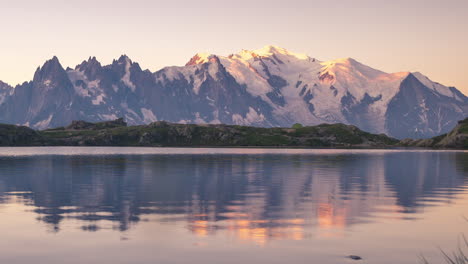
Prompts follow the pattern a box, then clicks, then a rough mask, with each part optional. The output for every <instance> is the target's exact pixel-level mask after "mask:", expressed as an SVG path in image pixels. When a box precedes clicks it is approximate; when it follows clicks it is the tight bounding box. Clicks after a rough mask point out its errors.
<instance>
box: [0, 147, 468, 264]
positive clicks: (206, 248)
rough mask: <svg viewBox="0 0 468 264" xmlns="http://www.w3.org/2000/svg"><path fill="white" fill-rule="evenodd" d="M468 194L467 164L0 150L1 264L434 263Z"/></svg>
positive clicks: (444, 159) (426, 157)
mask: <svg viewBox="0 0 468 264" xmlns="http://www.w3.org/2000/svg"><path fill="white" fill-rule="evenodd" d="M467 183H468V153H467V152H452V151H416V150H415V151H402V150H301V149H295V150H287V149H195V148H192V149H181V148H63V147H60V148H0V234H1V239H0V263H21V264H22V263H48V264H55V263H57V264H58V263H100V264H106V263H187V262H190V263H195V264H198V263H200V264H202V263H256V264H257V263H258V264H262V263H269V264H270V263H285V262H287V263H325V264H326V263H392V264H393V263H418V257H419V255H420V254H424V255H425V256H426V257H428V258H430V259H433V260H434V261H438V260H440V258H439V253H438V249H437V247H438V246H441V247H442V248H446V249H447V250H450V249H454V248H455V247H456V245H457V237H459V235H460V233H462V232H465V231H467V227H468V223H467V221H466V220H465V219H464V218H463V216H464V215H465V216H468V210H467V209H468V184H467ZM351 254H352V255H359V256H362V257H363V258H364V260H363V261H353V260H350V259H347V258H346V256H347V255H351Z"/></svg>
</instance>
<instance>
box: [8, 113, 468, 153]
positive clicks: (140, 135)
mask: <svg viewBox="0 0 468 264" xmlns="http://www.w3.org/2000/svg"><path fill="white" fill-rule="evenodd" d="M0 146H153V147H156V146H161V147H255V146H257V147H304V148H393V147H431V148H459V149H463V148H468V118H467V119H465V120H463V121H460V122H459V124H458V125H457V126H456V127H455V128H454V129H453V130H452V131H451V132H450V133H448V134H444V135H441V136H438V137H435V138H432V139H425V140H412V139H406V140H402V141H399V140H397V139H394V138H391V137H388V136H386V135H384V134H378V135H377V134H371V133H368V132H364V131H362V130H360V129H359V128H357V127H355V126H351V125H343V124H322V125H317V126H308V127H307V126H306V127H303V126H302V125H300V124H295V125H294V126H293V127H292V128H260V127H249V126H238V125H208V124H205V125H196V124H173V123H168V122H161V121H159V122H153V123H151V124H149V125H139V126H127V123H126V122H125V121H124V120H123V119H122V118H120V119H117V120H114V121H107V122H99V123H90V122H85V121H73V122H72V124H70V125H69V126H66V127H59V128H54V129H46V130H42V131H36V130H33V129H31V128H28V127H24V126H15V125H3V124H2V125H0Z"/></svg>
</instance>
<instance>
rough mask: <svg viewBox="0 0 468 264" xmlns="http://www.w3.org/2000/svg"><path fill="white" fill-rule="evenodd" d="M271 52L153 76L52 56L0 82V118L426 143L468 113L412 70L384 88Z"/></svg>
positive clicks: (352, 69) (123, 64) (125, 61)
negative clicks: (352, 130) (271, 130)
mask: <svg viewBox="0 0 468 264" xmlns="http://www.w3.org/2000/svg"><path fill="white" fill-rule="evenodd" d="M272 52H276V53H273V54H272V55H268V56H267V55H258V54H255V53H252V54H251V55H252V59H251V60H245V61H236V60H234V59H233V58H238V57H236V56H240V55H232V56H229V57H221V56H216V55H211V56H208V57H206V58H205V57H203V56H202V55H197V56H195V57H194V58H193V59H192V60H191V61H190V62H189V63H188V64H187V65H186V66H184V67H168V68H164V69H162V70H160V71H158V72H155V73H152V72H150V71H148V70H142V69H141V67H140V66H139V64H138V63H135V62H132V61H131V60H130V58H128V57H127V56H125V55H123V56H121V57H120V58H119V59H118V60H114V61H113V62H112V64H110V65H106V66H103V65H101V64H100V63H99V61H98V60H97V59H96V58H95V57H90V58H89V59H88V60H86V61H83V62H82V63H81V64H79V65H78V66H76V67H75V69H70V68H67V69H66V70H65V69H64V68H63V67H62V65H61V64H60V62H59V61H58V59H57V58H56V57H54V58H53V59H51V60H49V61H47V62H46V63H45V64H44V65H43V66H42V67H40V68H38V69H37V71H36V73H35V75H34V78H33V80H32V81H31V82H25V83H23V84H21V85H18V86H16V87H15V88H14V89H13V88H12V87H10V86H8V85H6V84H3V83H1V82H0V122H1V123H8V124H17V125H26V126H29V127H32V128H34V129H46V128H52V127H61V126H66V125H68V124H70V123H71V122H72V120H85V121H87V122H102V121H108V120H114V119H117V118H118V117H123V118H124V120H125V121H126V122H128V124H129V125H142V124H149V123H152V122H155V121H168V122H172V123H197V124H204V123H211V124H220V123H222V124H235V125H246V126H259V127H290V126H291V125H293V124H295V123H301V124H303V125H306V126H307V125H318V124H322V123H344V124H351V125H355V126H358V127H359V128H361V129H363V130H365V131H369V132H371V133H386V134H388V135H390V136H392V137H396V138H408V137H411V138H427V137H432V136H435V135H439V134H442V133H446V132H448V131H450V129H452V128H453V127H454V126H455V124H456V122H457V121H458V120H460V119H463V118H465V117H466V115H467V114H468V99H467V97H465V96H464V95H463V94H462V93H461V92H460V91H458V90H457V89H455V88H446V89H450V91H451V92H449V93H451V94H452V97H450V95H448V96H447V95H443V94H442V93H439V92H437V91H436V90H434V89H431V88H429V87H427V86H425V85H428V84H427V83H426V82H425V83H426V84H423V83H422V82H421V81H419V80H418V78H416V77H415V76H413V75H412V74H409V75H408V76H403V75H402V76H401V77H394V76H393V77H392V78H394V79H392V80H393V82H394V83H392V84H391V85H389V84H388V83H385V82H386V80H387V79H388V78H389V77H388V76H387V75H385V74H386V73H383V72H380V71H377V70H373V69H371V68H368V67H367V66H365V65H362V64H360V63H358V62H356V61H354V60H352V59H347V60H344V61H342V62H339V63H337V64H336V63H335V64H336V65H339V67H338V66H336V67H335V66H326V67H325V66H324V67H325V68H323V67H322V66H323V65H326V63H325V64H321V62H318V61H316V60H315V59H311V58H301V59H298V58H297V57H294V56H292V55H290V54H288V53H285V52H286V51H281V50H278V49H274V50H273V51H272ZM281 52H283V53H281ZM285 54H286V55H285ZM335 64H333V65H335ZM304 65H305V66H304ZM330 67H331V68H330ZM333 67H335V68H333ZM343 69H345V70H344V71H343V72H340V70H343ZM340 74H341V75H340ZM343 74H344V75H345V77H346V78H345V81H343V80H342V79H340V78H341V76H343ZM366 74H367V75H366ZM348 75H349V76H351V77H352V78H354V77H353V76H358V77H356V78H358V79H356V80H354V79H352V78H351V77H349V76H348ZM381 75H382V76H384V77H385V78H380V77H379V76H381ZM362 76H364V77H365V78H364V77H362ZM348 77H349V78H351V79H350V80H351V81H349V80H348ZM361 77H362V78H363V79H359V78H361ZM366 78H367V79H366ZM369 78H370V79H369ZM372 78H374V79H372ZM375 78H377V79H375ZM379 78H380V79H379ZM386 78H387V79H386ZM395 78H401V80H400V79H397V80H398V81H399V82H401V83H399V82H395ZM375 80H378V83H377V84H376V83H375ZM382 80H384V81H382ZM389 80H390V79H389ZM340 82H341V83H340ZM388 82H390V81H388ZM392 85H393V86H392ZM387 86H388V87H390V88H391V89H395V90H394V91H395V93H394V94H393V93H392V95H391V96H392V97H389V95H385V93H384V95H382V94H380V92H378V93H373V92H372V91H375V89H374V87H375V88H376V89H380V88H379V87H387ZM390 88H389V89H390ZM373 89H374V90H373ZM364 90H365V91H366V92H364ZM382 91H385V89H384V90H382ZM385 96H387V97H385ZM387 102H388V104H387Z"/></svg>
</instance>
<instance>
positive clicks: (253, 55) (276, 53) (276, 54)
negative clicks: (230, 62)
mask: <svg viewBox="0 0 468 264" xmlns="http://www.w3.org/2000/svg"><path fill="white" fill-rule="evenodd" d="M229 57H230V58H237V59H241V60H245V61H248V60H255V59H259V58H270V57H273V58H275V59H276V61H277V62H279V63H284V62H283V61H282V60H281V58H283V59H285V58H287V59H293V60H309V59H310V57H309V56H307V55H305V54H300V53H294V52H291V51H289V50H287V49H285V48H281V47H278V46H274V45H267V46H265V47H263V48H261V49H256V50H241V51H240V52H239V53H237V54H233V55H231V56H229Z"/></svg>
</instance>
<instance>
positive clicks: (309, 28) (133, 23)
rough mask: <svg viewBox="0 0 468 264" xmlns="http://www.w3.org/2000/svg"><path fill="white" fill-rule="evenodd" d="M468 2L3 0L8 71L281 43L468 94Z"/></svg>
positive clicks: (155, 65)
mask: <svg viewBox="0 0 468 264" xmlns="http://www.w3.org/2000/svg"><path fill="white" fill-rule="evenodd" d="M467 12H468V1H467V0H444V1H440V0H437V1H436V0H393V1H389V0H385V1H384V0H341V1H340V0H328V1H327V0H320V1H315V0H288V1H276V0H268V1H265V0H236V1H234V0H230V1H223V0H197V1H187V0H184V1H182V0H170V1H158V0H153V1H149V0H125V1H122V0H74V1H64V0H42V1H38V0H0V25H1V26H0V36H1V39H0V47H1V48H0V80H2V81H5V82H8V83H10V84H13V85H15V84H17V83H20V82H23V81H27V80H30V79H32V76H33V73H34V71H35V69H36V68H37V67H38V66H40V65H42V64H43V63H44V61H45V60H47V59H49V58H51V57H52V56H54V55H56V56H58V57H59V59H60V61H61V63H62V65H63V66H64V67H66V66H71V67H74V66H75V65H76V64H78V63H80V62H81V61H83V60H84V59H87V58H88V57H89V56H96V57H97V58H98V60H100V61H101V62H102V63H103V64H108V63H111V62H112V59H114V58H118V57H119V56H120V55H121V54H127V55H128V56H129V57H130V58H131V59H132V60H134V61H137V62H139V63H140V65H141V66H142V67H143V68H147V69H150V70H152V71H155V70H158V69H160V68H162V67H164V66H170V65H183V64H185V63H186V62H187V61H188V60H189V59H190V57H192V56H193V55H194V54H195V53H197V52H209V53H214V54H220V55H228V54H231V53H235V52H238V51H240V50H241V49H257V48H261V47H263V46H265V45H268V44H274V45H278V46H281V47H284V48H286V49H289V50H291V51H294V52H300V53H306V54H308V55H310V56H312V57H315V58H317V59H320V60H330V59H335V58H340V57H352V58H355V59H356V60H358V61H360V62H362V63H364V64H367V65H369V66H372V67H374V68H377V69H380V70H383V71H386V72H398V71H420V72H422V73H424V74H426V75H428V76H429V77H430V78H431V79H433V80H434V81H438V82H440V83H443V84H445V85H449V86H456V87H457V88H459V89H460V90H461V91H463V92H464V93H465V94H468V15H466V14H467Z"/></svg>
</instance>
